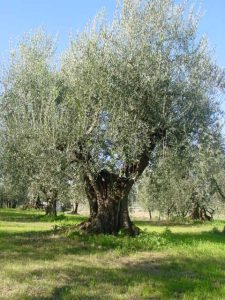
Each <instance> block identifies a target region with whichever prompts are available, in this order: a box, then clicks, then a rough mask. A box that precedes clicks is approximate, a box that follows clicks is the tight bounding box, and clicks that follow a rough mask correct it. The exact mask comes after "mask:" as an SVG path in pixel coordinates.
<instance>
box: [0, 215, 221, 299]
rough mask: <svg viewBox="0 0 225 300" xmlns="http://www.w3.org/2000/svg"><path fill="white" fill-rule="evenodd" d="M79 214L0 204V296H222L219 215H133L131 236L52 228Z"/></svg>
mask: <svg viewBox="0 0 225 300" xmlns="http://www.w3.org/2000/svg"><path fill="white" fill-rule="evenodd" d="M83 220H84V218H83V217H81V216H72V215H70V216H63V215H60V216H59V217H57V219H56V220H53V219H48V218H46V217H45V216H43V214H41V213H38V212H36V211H22V210H9V209H8V210H0V268H1V269H0V291H1V293H0V299H4V300H5V299H16V300H20V299H32V300H33V299H34V300H35V299H43V300H44V299H45V300H47V299H49V300H50V299H65V300H68V299H82V300H83V299H84V300H85V299H107V300H108V299H109V300H110V299H134V300H136V299H190V300H193V299H218V300H221V299H225V234H222V233H221V230H222V228H223V227H224V226H225V222H222V221H214V222H212V223H205V224H202V223H197V224H185V225H176V224H174V225H173V226H172V225H170V224H162V223H159V224H155V223H148V222H136V223H137V225H138V226H140V227H141V228H142V229H143V233H142V234H141V235H140V236H139V237H137V238H128V237H123V236H121V235H119V236H117V237H114V236H103V235H101V236H91V237H85V236H80V235H79V234H78V233H77V232H73V231H70V230H67V231H66V233H65V234H63V235H62V234H53V227H55V225H57V226H62V225H63V226H65V225H69V224H74V223H78V222H81V221H83Z"/></svg>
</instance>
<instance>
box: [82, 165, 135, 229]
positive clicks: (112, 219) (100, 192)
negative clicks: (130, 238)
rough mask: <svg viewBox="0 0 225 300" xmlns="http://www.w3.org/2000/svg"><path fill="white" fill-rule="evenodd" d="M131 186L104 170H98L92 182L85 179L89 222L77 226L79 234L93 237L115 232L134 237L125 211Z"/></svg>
mask: <svg viewBox="0 0 225 300" xmlns="http://www.w3.org/2000/svg"><path fill="white" fill-rule="evenodd" d="M133 183H134V182H133V181H132V180H128V179H126V178H122V177H119V176H117V175H115V174H112V173H110V172H108V171H107V170H102V171H101V172H100V173H99V174H98V175H97V176H96V177H95V178H93V177H92V176H91V175H87V176H85V184H86V193H87V197H88V200H89V204H90V218H89V220H88V221H87V222H84V223H82V224H81V230H83V231H84V232H86V233H93V234H98V233H103V234H117V233H118V232H119V231H123V232H124V233H126V234H129V235H136V234H138V232H139V230H138V228H137V227H135V226H134V225H133V223H132V222H131V220H130V217H129V211H128V194H129V192H130V190H131V188H132V185H133Z"/></svg>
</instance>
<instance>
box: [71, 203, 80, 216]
mask: <svg viewBox="0 0 225 300" xmlns="http://www.w3.org/2000/svg"><path fill="white" fill-rule="evenodd" d="M78 206H79V203H78V202H75V203H73V211H72V214H73V215H77V214H78Z"/></svg>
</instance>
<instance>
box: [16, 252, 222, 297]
mask: <svg viewBox="0 0 225 300" xmlns="http://www.w3.org/2000/svg"><path fill="white" fill-rule="evenodd" d="M223 267H224V265H223V266H221V265H220V263H219V261H217V260H215V259H199V258H198V259H197V258H196V259H187V258H185V257H179V258H175V257H164V258H160V259H153V260H151V256H150V255H149V258H148V259H146V258H145V259H142V260H141V261H136V262H135V261H132V260H131V259H130V261H129V262H125V263H123V261H121V266H120V267H119V268H118V267H115V266H113V260H112V265H111V267H110V268H107V267H106V266H104V265H102V266H101V265H100V266H97V267H95V266H93V265H92V264H91V263H90V266H89V265H85V264H83V265H76V263H75V264H74V265H73V268H68V267H67V268H60V267H52V268H50V270H46V271H45V274H43V275H42V276H44V277H45V280H46V281H47V282H50V281H51V280H52V272H54V274H58V277H59V278H65V279H64V280H61V282H60V281H57V276H55V280H56V281H55V284H53V286H52V291H51V294H50V295H49V294H48V295H46V296H38V297H35V296H34V295H32V297H30V298H29V297H25V298H23V296H24V295H18V297H19V298H18V299H33V300H35V299H36V300H37V299H39V300H41V299H42V300H50V299H67V300H69V299H71V300H72V299H82V300H85V299H118V298H119V296H120V297H121V298H119V299H183V297H184V295H186V296H187V295H188V298H187V299H224V298H223V284H224V272H223ZM24 276H25V277H29V278H31V279H32V278H37V272H36V271H33V272H28V273H26V274H23V275H21V278H22V280H24ZM40 276H41V275H40ZM19 278H20V277H18V276H17V279H16V278H15V275H13V280H17V282H19V283H20V279H19ZM122 295H124V298H123V296H122ZM125 295H126V297H125ZM129 295H130V296H129ZM215 296H216V297H215ZM185 299H186V298H185Z"/></svg>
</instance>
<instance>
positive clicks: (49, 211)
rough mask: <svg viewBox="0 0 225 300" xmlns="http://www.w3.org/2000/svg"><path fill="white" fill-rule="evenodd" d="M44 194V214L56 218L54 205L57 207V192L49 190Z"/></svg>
mask: <svg viewBox="0 0 225 300" xmlns="http://www.w3.org/2000/svg"><path fill="white" fill-rule="evenodd" d="M45 194H46V198H47V206H46V208H45V214H46V215H49V216H53V217H56V216H57V210H56V205H57V196H58V192H57V191H56V190H50V191H47V192H46V193H45Z"/></svg>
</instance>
